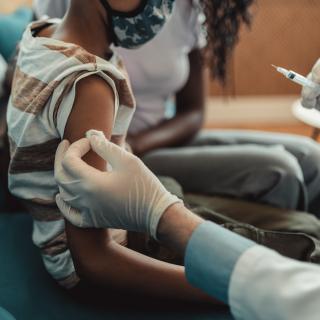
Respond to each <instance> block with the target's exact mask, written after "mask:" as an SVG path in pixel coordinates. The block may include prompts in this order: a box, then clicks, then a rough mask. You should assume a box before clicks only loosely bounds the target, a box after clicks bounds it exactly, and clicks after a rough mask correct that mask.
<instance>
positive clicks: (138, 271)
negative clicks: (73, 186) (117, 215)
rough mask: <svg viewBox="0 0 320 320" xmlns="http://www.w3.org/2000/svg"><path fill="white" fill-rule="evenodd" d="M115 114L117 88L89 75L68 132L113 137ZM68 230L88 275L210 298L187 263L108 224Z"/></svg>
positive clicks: (93, 159) (112, 284) (128, 286)
mask: <svg viewBox="0 0 320 320" xmlns="http://www.w3.org/2000/svg"><path fill="white" fill-rule="evenodd" d="M113 117H114V97H113V92H112V90H111V89H110V88H109V87H108V86H107V85H106V83H105V82H104V81H103V80H102V79H100V78H98V77H90V78H87V79H84V80H82V81H80V83H79V84H78V87H77V97H76V100H75V104H74V107H73V110H72V113H71V115H70V117H69V119H68V123H67V127H66V130H65V136H64V138H66V139H68V140H69V141H70V142H73V141H76V140H78V139H80V138H82V137H83V136H84V134H85V132H86V131H87V130H89V129H97V130H102V131H103V132H104V133H105V135H106V136H107V137H108V138H110V135H111V130H112V124H113ZM86 161H87V162H88V163H89V164H91V165H93V166H95V167H96V168H98V169H100V170H104V169H105V167H106V164H105V163H104V161H102V159H101V158H99V157H98V156H97V155H96V154H94V153H90V154H88V155H87V156H86ZM67 236H68V243H69V246H70V250H71V253H72V256H73V259H74V262H75V266H76V270H77V273H78V274H79V276H80V277H82V278H86V279H88V280H90V281H92V282H95V283H98V284H100V285H101V284H104V285H105V286H106V288H115V289H119V290H125V291H126V292H139V293H146V294H148V295H153V296H158V297H162V298H172V299H181V300H195V301H196V300H198V301H201V300H203V301H205V300H209V298H208V297H207V296H205V295H204V294H202V293H200V291H198V290H197V289H194V288H192V287H191V286H190V285H189V284H188V283H187V281H186V279H185V275H184V268H183V267H181V266H175V265H171V264H168V263H165V262H161V261H158V260H155V259H152V258H149V257H147V256H144V255H141V254H139V253H137V252H135V251H132V250H130V249H128V248H126V247H123V246H121V245H119V244H117V243H115V242H114V241H113V240H112V239H111V237H110V235H109V232H108V231H107V230H104V229H92V230H89V229H85V230H83V229H78V228H76V227H74V226H72V225H70V224H68V223H67ZM106 290H107V289H106ZM211 301H212V300H211Z"/></svg>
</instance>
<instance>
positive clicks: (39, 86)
mask: <svg viewBox="0 0 320 320" xmlns="http://www.w3.org/2000/svg"><path fill="white" fill-rule="evenodd" d="M53 23H58V22H57V21H55V22H53V21H49V20H48V21H42V22H36V23H34V24H32V25H30V26H29V27H28V28H27V30H26V31H25V33H24V35H23V39H22V41H21V47H20V53H19V57H18V62H17V67H16V71H15V75H14V81H13V87H12V94H11V97H10V101H9V106H8V113H7V122H8V135H9V140H10V148H11V150H10V151H11V162H10V166H9V189H10V191H11V193H13V194H14V195H15V196H17V197H19V198H21V199H23V202H24V203H25V205H26V207H27V208H28V210H29V212H30V213H31V215H32V217H33V221H34V223H33V236H32V238H33V242H34V243H35V245H36V246H38V247H39V248H40V249H41V253H42V258H43V262H44V265H45V267H46V269H47V270H48V272H49V273H50V274H51V275H52V276H53V278H54V279H56V280H57V281H58V282H59V283H60V284H61V285H62V286H64V287H66V288H71V287H73V286H74V285H75V284H77V282H78V281H79V278H78V276H77V275H76V273H75V268H74V264H73V261H72V258H71V254H70V251H69V249H68V245H67V239H66V233H65V223H64V219H63V218H62V215H61V213H60V212H59V210H58V208H57V206H56V204H55V195H56V194H57V193H58V188H57V185H56V182H55V179H54V157H55V151H56V149H57V146H58V144H59V143H60V141H61V139H62V137H63V135H64V130H65V126H66V123H67V120H68V117H69V114H70V112H71V110H72V107H73V103H74V100H75V96H76V85H77V82H78V81H80V80H81V79H84V78H86V77H89V76H92V75H96V76H99V77H101V78H102V79H103V80H105V81H106V83H107V84H108V85H109V86H110V87H111V88H112V89H113V92H114V97H115V113H114V114H115V118H114V119H113V129H112V139H113V140H114V141H123V140H124V138H125V135H126V132H127V129H128V126H129V124H130V121H131V118H132V115H133V112H134V109H135V101H134V97H133V95H132V90H131V87H130V84H129V81H128V79H127V74H126V72H125V70H124V68H123V65H122V63H121V61H120V60H119V59H118V57H116V56H115V55H113V57H112V58H111V59H110V60H109V61H106V60H104V59H101V58H99V57H97V56H95V55H92V54H90V53H89V52H87V51H86V50H84V49H83V48H81V47H79V46H77V45H74V44H71V43H65V42H63V41H58V40H55V39H50V38H43V37H35V36H34V32H35V31H36V30H39V28H41V27H45V26H46V25H48V26H49V25H51V24H53ZM88 112H90V106H88Z"/></svg>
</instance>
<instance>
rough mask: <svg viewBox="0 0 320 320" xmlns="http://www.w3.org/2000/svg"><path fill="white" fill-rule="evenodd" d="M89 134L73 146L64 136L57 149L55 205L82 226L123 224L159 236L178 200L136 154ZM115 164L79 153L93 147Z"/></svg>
mask: <svg viewBox="0 0 320 320" xmlns="http://www.w3.org/2000/svg"><path fill="white" fill-rule="evenodd" d="M87 137H88V139H86V138H85V139H81V140H79V141H77V142H75V143H74V144H72V145H71V146H70V144H69V143H68V142H67V141H63V142H62V143H61V144H60V146H59V148H58V150H57V153H56V161H55V178H56V181H57V183H58V185H59V191H60V194H58V195H57V197H56V200H57V205H58V207H59V209H60V210H61V212H62V213H63V215H64V216H65V218H66V219H67V220H69V221H70V222H71V223H72V224H74V225H76V226H78V227H82V228H90V227H93V228H119V229H126V230H131V231H138V232H148V233H149V234H151V235H152V236H153V237H156V233H157V227H158V224H159V220H160V218H161V216H162V215H163V213H164V212H165V211H166V210H167V209H168V208H169V207H170V206H171V205H173V204H174V203H178V202H181V200H180V199H178V198H177V197H176V196H174V195H172V194H171V193H169V192H168V191H167V190H166V189H165V188H164V187H163V185H162V184H161V183H160V181H159V180H158V179H157V177H156V176H155V175H154V174H153V173H152V172H151V171H149V169H148V168H147V167H146V166H145V165H144V164H143V163H142V161H141V160H139V159H138V158H137V157H136V156H134V155H132V154H130V153H128V152H126V151H125V150H124V149H122V148H120V147H119V146H117V145H115V144H113V143H111V142H109V141H108V140H107V139H106V138H105V137H104V135H103V134H102V133H101V132H98V131H94V130H91V131H89V132H88V134H87ZM91 147H92V149H93V151H95V152H96V153H97V154H98V155H99V156H100V157H101V158H103V159H104V160H106V161H107V162H108V163H109V164H110V165H111V166H112V171H111V172H101V171H99V170H97V169H94V168H93V167H91V166H89V165H87V164H86V163H85V162H84V161H83V160H82V159H81V158H82V157H83V156H84V155H85V154H86V153H87V152H88V151H89V150H90V149H91Z"/></svg>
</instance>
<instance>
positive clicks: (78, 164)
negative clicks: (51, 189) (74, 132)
mask: <svg viewBox="0 0 320 320" xmlns="http://www.w3.org/2000/svg"><path fill="white" fill-rule="evenodd" d="M90 149H91V146H90V142H89V140H88V139H87V138H83V139H80V140H78V141H76V142H74V143H73V144H71V145H70V147H69V148H68V150H67V151H66V152H65V153H64V157H63V159H62V161H61V167H62V170H64V171H65V172H66V173H67V174H68V175H69V176H71V177H73V178H74V179H77V180H79V179H80V180H81V179H84V180H85V179H86V178H90V177H92V175H93V174H96V173H97V172H99V170H97V169H95V168H93V167H91V166H89V165H88V164H87V163H85V162H84V161H83V160H82V157H83V156H84V155H85V154H87V153H88V152H89V151H90Z"/></svg>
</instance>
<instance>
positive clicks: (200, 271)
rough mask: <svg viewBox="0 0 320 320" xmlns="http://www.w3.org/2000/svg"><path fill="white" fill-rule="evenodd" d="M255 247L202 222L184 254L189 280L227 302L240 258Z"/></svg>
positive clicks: (226, 231)
mask: <svg viewBox="0 0 320 320" xmlns="http://www.w3.org/2000/svg"><path fill="white" fill-rule="evenodd" d="M254 245H256V243H255V242H253V241H250V240H248V239H246V238H244V237H241V236H239V235H237V234H236V233H233V232H231V231H229V230H227V229H224V228H222V227H221V226H219V225H217V224H215V223H212V222H208V221H206V222H203V223H202V224H201V225H200V226H199V227H198V228H197V229H196V230H195V231H194V232H193V234H192V236H191V239H190V241H189V243H188V246H187V249H186V255H185V268H186V277H187V279H188V281H189V282H190V283H191V284H192V285H193V286H195V287H197V288H199V289H201V290H203V291H205V292H206V293H207V294H209V295H210V296H212V297H215V298H216V299H218V300H220V301H222V302H224V303H228V290H229V283H230V279H231V275H232V272H233V270H234V267H235V265H236V263H237V261H238V259H239V258H240V256H241V255H242V254H243V253H244V252H245V251H246V250H248V249H249V248H251V247H252V246H254Z"/></svg>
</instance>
